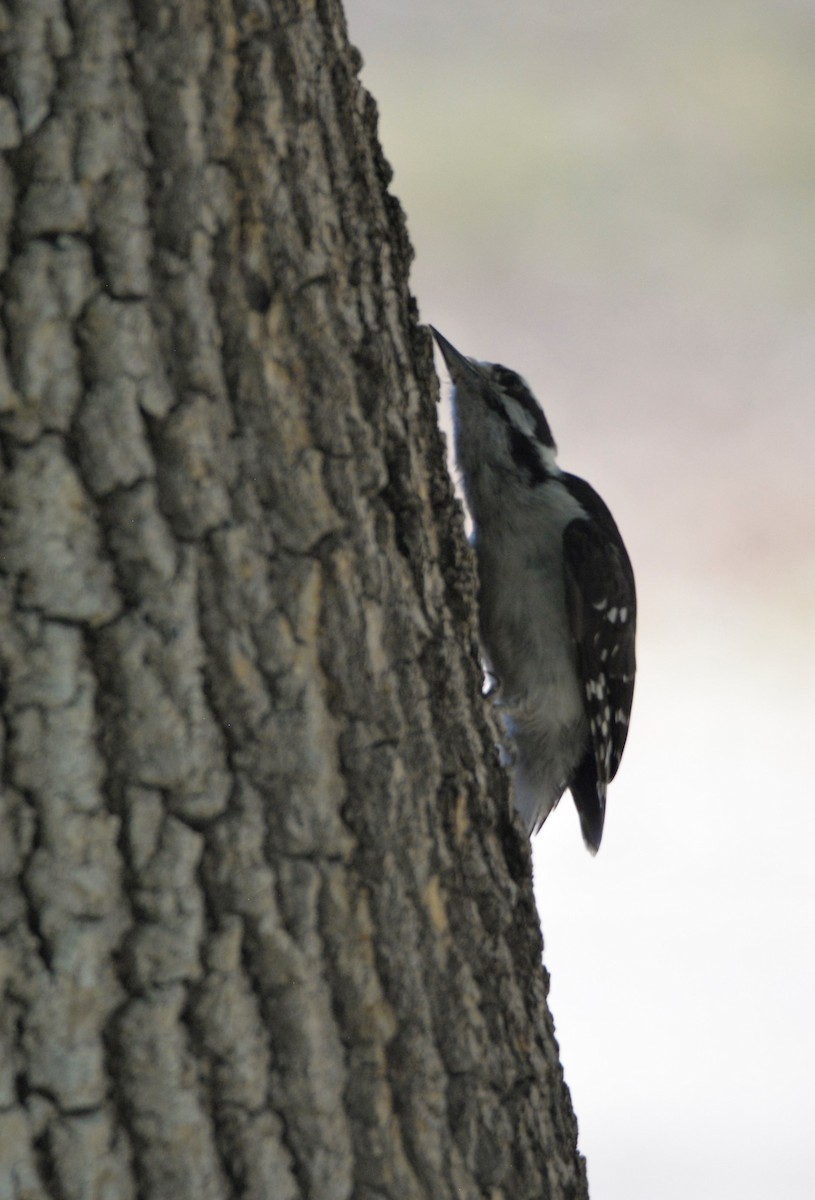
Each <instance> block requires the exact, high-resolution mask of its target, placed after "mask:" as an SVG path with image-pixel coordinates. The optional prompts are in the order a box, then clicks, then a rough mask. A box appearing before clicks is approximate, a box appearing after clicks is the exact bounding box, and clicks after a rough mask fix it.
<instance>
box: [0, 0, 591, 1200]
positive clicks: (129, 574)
mask: <svg viewBox="0 0 815 1200" xmlns="http://www.w3.org/2000/svg"><path fill="white" fill-rule="evenodd" d="M0 38H1V39H2V47H1V48H2V64H1V65H0V85H1V86H2V95H1V96H0V147H1V148H2V149H3V158H2V163H1V164H0V256H2V261H0V269H2V271H3V275H2V280H1V281H0V286H1V287H2V305H3V306H2V323H1V324H0V333H1V334H2V347H1V349H2V354H0V450H1V451H2V479H1V480H0V606H1V607H2V613H1V614H0V668H1V669H2V697H1V698H2V743H0V749H1V752H2V799H1V800H0V937H1V938H2V940H1V941H0V980H2V985H3V1000H2V1008H1V1009H0V1200H12V1198H13V1200H23V1198H24V1197H25V1200H39V1198H41V1197H53V1198H55V1200H125V1198H131V1197H132V1198H134V1200H135V1198H136V1197H138V1198H139V1200H159V1198H160V1200H165V1198H166V1200H170V1198H172V1200H186V1198H187V1197H189V1200H221V1198H227V1197H246V1198H253V1200H294V1198H296V1197H313V1198H319V1200H323V1198H325V1200H342V1198H345V1197H354V1198H355V1200H372V1198H374V1197H393V1198H394V1200H397V1198H398V1200H411V1198H413V1197H416V1198H417V1200H418V1198H420V1197H422V1198H423V1197H433V1200H439V1198H444V1197H450V1198H453V1197H455V1198H456V1200H458V1198H462V1197H467V1198H469V1197H473V1198H474V1197H491V1198H493V1200H497V1198H498V1197H507V1198H509V1197H512V1198H513V1200H517V1198H524V1197H529V1198H533V1197H534V1198H535V1200H540V1198H546V1197H551V1198H552V1200H561V1198H567V1197H583V1196H585V1195H586V1194H587V1192H586V1181H585V1171H584V1165H583V1162H582V1159H581V1158H580V1156H579V1154H578V1152H577V1149H576V1126H575V1121H574V1117H573V1114H572V1110H571V1106H570V1102H569V1097H568V1092H567V1091H566V1088H565V1085H564V1083H563V1079H562V1073H561V1069H560V1066H559V1063H558V1054H557V1047H556V1044H555V1041H554V1037H553V1030H552V1024H551V1020H550V1017H549V1014H548V1010H547V1005H546V976H545V973H544V971H543V968H542V964H541V941H540V934H539V929H538V922H537V916H536V912H535V908H534V903H533V898H532V890H531V878H530V856H529V850H528V845H527V843H526V841H525V839H524V838H523V835H522V833H521V831H520V828H519V826H518V824H517V822H516V820H515V818H514V817H513V816H512V815H511V812H510V807H509V802H508V798H507V791H506V781H505V779H504V778H503V775H502V773H501V771H500V769H499V767H498V765H497V761H496V754H495V749H494V744H495V732H494V729H493V728H492V725H491V724H490V719H489V716H488V715H487V714H486V713H485V711H484V706H483V702H482V701H481V698H480V686H479V685H480V669H479V666H478V658H477V651H476V645H475V625H474V619H473V610H474V596H475V589H474V579H473V572H472V565H471V562H470V556H469V551H468V549H467V547H466V543H465V540H464V536H463V529H462V522H461V515H460V510H459V507H458V504H457V502H456V501H455V499H454V497H453V495H452V491H451V487H450V483H449V479H448V476H447V473H446V469H445V465H444V453H443V443H442V437H441V435H440V433H439V431H438V427H437V423H436V413H435V402H436V397H437V392H436V383H435V378H434V374H433V364H432V355H431V350H430V343H429V338H428V336H427V334H426V332H425V331H424V330H423V329H421V328H420V327H419V326H418V325H417V323H416V311H415V305H414V303H413V301H412V299H411V296H410V293H409V290H408V284H407V276H408V265H409V260H410V247H409V244H408V241H407V237H406V233H405V228H404V223H403V217H402V213H401V211H400V209H399V206H398V204H397V202H396V201H395V200H394V199H393V197H392V196H390V195H389V194H388V191H387V184H388V180H389V171H388V168H387V165H386V163H385V162H384V160H383V158H382V155H381V152H380V150H379V147H378V144H377V140H376V114H375V108H374V105H373V102H372V101H371V99H370V98H369V97H368V96H367V95H366V94H365V93H364V91H363V90H362V88H361V87H360V84H359V82H358V80H357V70H358V66H359V62H358V57H357V55H356V53H355V51H354V50H353V49H352V48H351V47H350V46H349V44H348V42H347V37H346V30H345V24H344V18H343V15H342V11H341V9H340V7H339V5H338V3H336V0H317V2H316V3H314V2H313V0H311V2H309V0H282V2H274V3H269V2H267V0H129V2H128V0H104V2H102V0H6V2H5V3H0Z"/></svg>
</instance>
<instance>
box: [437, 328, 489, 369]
mask: <svg viewBox="0 0 815 1200" xmlns="http://www.w3.org/2000/svg"><path fill="white" fill-rule="evenodd" d="M430 332H431V333H432V334H433V337H434V338H435V339H436V345H437V346H438V348H439V350H441V352H442V355H443V357H444V361H445V363H446V365H447V370H448V371H449V372H450V378H451V379H452V381H453V383H456V382H457V381H458V380H460V379H462V378H467V377H468V376H469V377H470V378H471V379H472V377H473V376H474V375H477V374H478V372H477V370H476V367H475V363H473V362H472V361H471V360H470V359H469V358H465V356H464V355H463V354H461V353H460V352H459V351H458V350H456V348H455V346H453V345H451V344H450V342H448V340H447V338H446V337H442V335H441V334H440V333H439V331H438V329H434V328H433V326H432V325H431V326H430Z"/></svg>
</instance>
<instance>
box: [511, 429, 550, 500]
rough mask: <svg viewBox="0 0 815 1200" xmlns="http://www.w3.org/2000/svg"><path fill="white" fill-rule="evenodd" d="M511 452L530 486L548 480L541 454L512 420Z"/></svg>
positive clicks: (519, 470) (520, 472)
mask: <svg viewBox="0 0 815 1200" xmlns="http://www.w3.org/2000/svg"><path fill="white" fill-rule="evenodd" d="M509 452H510V454H511V455H512V461H513V462H514V463H515V466H516V467H517V468H518V472H519V474H524V475H526V477H527V480H528V482H529V484H530V486H534V485H535V484H536V483H545V482H546V479H547V475H546V471H545V470H544V468H543V463H542V462H541V460H540V455H539V454H538V452H537V450H536V449H535V447H534V445H533V444H532V442H530V440H529V438H528V437H527V436H526V434H523V433H521V431H520V429H516V427H515V426H514V425H513V424H512V422H511V421H510V422H509Z"/></svg>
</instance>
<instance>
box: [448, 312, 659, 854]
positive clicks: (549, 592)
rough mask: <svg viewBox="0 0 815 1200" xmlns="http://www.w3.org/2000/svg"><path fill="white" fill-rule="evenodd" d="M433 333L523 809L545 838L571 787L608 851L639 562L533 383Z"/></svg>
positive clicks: (627, 703) (631, 665) (484, 624)
mask: <svg viewBox="0 0 815 1200" xmlns="http://www.w3.org/2000/svg"><path fill="white" fill-rule="evenodd" d="M431 328H432V327H431ZM433 335H434V337H435V339H436V342H437V343H438V346H439V349H440V350H441V352H442V355H443V356H444V361H445V363H446V364H447V369H448V371H449V372H450V377H451V380H452V383H453V392H452V407H453V424H454V434H455V453H456V460H457V463H458V467H459V470H460V472H461V480H462V484H463V488H464V496H465V499H466V502H467V507H468V509H469V511H470V516H471V517H472V523H473V530H472V545H473V547H474V549H475V554H476V560H477V564H478V583H479V625H480V637H481V647H482V654H483V657H484V662H485V666H486V669H487V671H488V672H489V673H490V674H491V675H493V676H494V677H495V679H496V689H495V693H494V694H495V696H496V699H497V703H498V707H499V712H500V715H501V718H502V721H503V724H504V727H505V729H506V732H507V735H508V745H507V746H506V747H505V750H506V752H507V757H508V759H509V761H510V763H511V765H512V771H513V777H514V786H515V801H516V804H517V807H518V810H519V812H520V815H521V817H522V819H523V821H524V822H525V824H526V826H527V829H528V830H529V833H530V834H533V833H535V832H536V831H537V830H538V829H540V827H541V825H542V824H543V822H544V821H545V820H546V817H547V816H548V815H549V813H550V812H551V810H552V809H553V808H554V806H555V805H556V804H557V802H558V800H559V799H560V797H561V796H562V795H563V792H564V791H565V790H566V788H568V789H569V790H570V791H571V793H572V797H573V799H574V802H575V805H576V807H577V811H578V814H579V817H580V826H581V829H582V832H583V839H584V841H585V843H586V846H587V847H588V849H589V850H590V851H591V852H592V854H594V853H596V852H597V849H598V847H599V845H600V839H601V837H602V834H603V820H604V817H605V809H606V788H607V787H608V784H609V782H610V781H611V780H612V779H613V778H614V776H615V774H616V773H617V768H618V767H619V765H620V758H621V757H622V753H623V747H624V746H625V740H626V736H627V734H628V721H629V716H630V713H631V701H632V697H633V694H634V672H635V665H636V664H635V656H634V634H635V628H636V615H637V612H636V610H637V600H636V591H635V587H634V573H633V571H632V569H631V562H630V560H629V557H628V553H627V552H626V549H625V546H624V545H623V541H622V538H621V537H620V533H619V530H618V529H617V526H616V524H615V522H614V518H613V517H612V515H611V513H610V512H609V510H608V508H607V507H606V505H605V504H604V502H603V501H602V500H601V499H600V497H599V496H598V495H597V492H595V490H594V488H592V487H591V486H590V485H589V484H588V483H586V482H585V480H583V479H579V478H578V477H577V476H576V475H569V474H568V473H566V472H565V471H562V470H561V469H560V467H559V466H558V465H557V462H556V459H555V456H556V453H557V447H556V445H555V441H554V438H553V437H552V433H551V430H550V429H549V423H548V421H547V420H546V417H545V416H544V413H543V410H542V409H541V407H540V405H539V404H538V402H537V401H536V400H535V398H534V396H533V395H532V392H531V391H530V389H529V385H528V384H527V383H526V381H525V380H524V379H522V378H521V376H520V375H517V374H516V373H515V372H514V371H510V370H509V369H508V368H507V367H502V366H499V365H497V364H496V363H482V362H476V361H474V360H473V359H471V358H465V357H464V355H463V354H460V353H459V351H458V350H456V349H455V348H454V347H453V346H451V345H450V343H449V342H448V341H447V340H446V339H445V338H443V337H442V336H441V334H440V333H438V332H437V331H436V330H435V329H434V330H433Z"/></svg>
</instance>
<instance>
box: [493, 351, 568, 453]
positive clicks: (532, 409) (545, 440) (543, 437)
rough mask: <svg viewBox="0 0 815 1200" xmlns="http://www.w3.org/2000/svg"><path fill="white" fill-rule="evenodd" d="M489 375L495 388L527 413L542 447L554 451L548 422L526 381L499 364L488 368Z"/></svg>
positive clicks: (553, 440) (515, 372)
mask: <svg viewBox="0 0 815 1200" xmlns="http://www.w3.org/2000/svg"><path fill="white" fill-rule="evenodd" d="M489 373H490V377H491V378H492V381H493V382H494V384H495V386H496V387H498V388H500V389H501V391H502V392H504V393H506V395H507V396H511V397H512V399H513V400H517V402H518V403H519V404H520V405H521V407H522V408H524V409H526V411H527V412H528V413H529V415H530V417H531V418H532V424H533V427H534V430H535V436H536V437H537V439H538V441H539V442H540V443H541V444H542V445H544V446H548V447H549V448H550V449H552V450H554V449H555V439H554V438H553V437H552V431H551V429H550V428H549V422H548V421H547V420H546V417H545V416H544V415H543V409H542V408H541V406H540V405H539V404H538V402H537V400H536V399H535V397H534V396H533V395H532V392H531V390H530V387H529V384H528V383H527V382H526V380H525V379H523V378H522V377H521V376H520V375H519V374H518V373H517V371H511V370H510V369H509V367H502V366H501V364H500V363H492V364H491V365H490V367H489ZM513 456H514V452H513Z"/></svg>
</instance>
